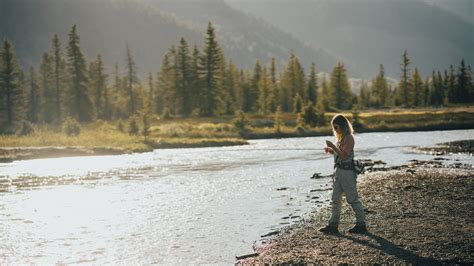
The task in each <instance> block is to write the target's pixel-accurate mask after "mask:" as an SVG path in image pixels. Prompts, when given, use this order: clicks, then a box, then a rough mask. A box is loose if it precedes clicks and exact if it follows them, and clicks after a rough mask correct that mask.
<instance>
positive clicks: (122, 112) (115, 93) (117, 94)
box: [110, 63, 128, 119]
mask: <svg viewBox="0 0 474 266" xmlns="http://www.w3.org/2000/svg"><path fill="white" fill-rule="evenodd" d="M112 75H113V79H114V83H113V85H112V90H111V93H110V94H111V106H112V107H111V108H112V116H113V117H114V118H115V119H125V118H127V113H128V110H127V100H126V97H125V87H126V85H125V83H126V80H125V77H121V76H120V71H119V65H118V63H115V64H114V69H113V73H112Z"/></svg>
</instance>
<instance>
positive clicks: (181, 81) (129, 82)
mask: <svg viewBox="0 0 474 266" xmlns="http://www.w3.org/2000/svg"><path fill="white" fill-rule="evenodd" d="M0 55H1V56H0V126H1V129H0V133H3V134H9V133H14V132H15V130H16V128H17V127H18V126H19V125H20V124H21V123H22V121H29V122H31V123H38V124H51V125H61V124H62V123H63V122H64V121H65V120H67V119H74V120H76V121H78V122H81V123H84V122H92V121H95V120H98V119H100V120H117V119H129V118H131V117H134V116H136V115H140V114H142V115H150V114H156V115H160V116H162V117H165V118H168V117H190V116H203V117H211V116H220V115H234V114H235V113H236V112H245V113H259V114H264V115H266V114H272V113H281V112H293V113H299V114H300V115H299V118H298V119H303V120H305V121H306V122H307V124H311V125H312V126H315V125H318V124H320V123H319V122H318V121H320V120H318V117H321V115H323V114H324V112H326V111H339V110H350V109H365V108H387V107H395V106H399V107H410V108H411V107H419V106H445V105H449V104H457V103H471V102H472V101H473V100H474V86H473V81H472V70H471V67H470V66H469V65H468V66H466V64H465V62H464V60H462V61H461V63H460V65H459V67H458V69H457V70H455V69H454V67H453V66H452V65H451V66H450V68H449V69H448V70H444V72H441V71H433V73H432V75H431V76H428V77H426V78H425V79H423V78H422V77H421V75H420V71H419V70H418V68H416V67H415V68H414V69H413V70H412V69H411V68H410V66H411V60H410V59H409V58H408V54H407V52H406V51H405V52H404V53H403V55H402V63H401V68H400V71H401V75H400V81H399V83H398V84H397V85H395V86H392V85H390V84H389V82H388V80H387V78H386V77H385V73H384V66H383V65H380V71H379V73H377V75H376V76H375V77H374V78H373V79H372V80H371V81H370V82H362V84H361V89H360V93H359V95H356V94H355V93H353V91H352V89H351V86H350V83H349V79H348V75H347V70H346V68H345V66H344V64H343V63H337V65H336V66H334V68H333V69H332V71H331V73H330V75H329V76H328V77H326V76H323V77H322V78H321V80H319V78H318V75H317V71H316V65H315V64H314V63H312V64H311V66H310V69H309V73H308V74H307V73H306V72H305V70H304V68H303V66H302V65H301V64H300V62H299V59H298V57H297V56H296V55H295V53H294V52H293V51H292V52H291V53H290V56H289V60H288V63H287V65H286V66H285V67H284V69H283V70H282V71H281V72H278V70H277V67H276V66H277V63H276V60H275V59H274V58H273V59H272V60H271V62H269V63H268V64H262V62H260V61H259V60H256V62H255V65H254V66H253V68H252V69H250V70H248V69H239V68H238V67H237V66H236V65H235V64H234V63H233V62H232V60H231V59H227V58H226V57H225V54H224V51H223V49H222V48H221V47H220V46H219V44H218V41H217V36H216V33H215V29H214V27H213V26H212V24H211V23H209V24H208V27H207V32H206V35H205V40H204V46H203V49H202V50H199V49H198V48H197V45H196V44H194V45H193V46H192V47H190V46H189V44H188V43H187V41H186V40H185V39H184V38H181V40H180V41H179V44H177V45H176V46H172V47H170V48H169V49H168V51H167V53H166V54H165V55H164V57H163V61H162V64H161V67H160V69H159V70H158V71H157V73H156V74H153V73H149V74H148V77H147V79H146V80H145V81H142V80H140V79H139V77H138V69H137V64H136V63H135V60H134V57H133V55H132V52H131V49H130V48H129V47H128V46H127V47H126V53H125V66H124V69H125V73H122V72H121V71H120V67H119V65H118V64H117V63H115V65H114V67H113V69H112V71H111V73H109V71H108V70H107V69H106V67H105V64H104V62H103V61H102V57H101V55H100V54H99V55H97V57H96V58H95V59H93V60H91V61H90V62H87V61H86V59H85V57H84V54H83V53H82V51H81V48H80V38H79V35H78V32H77V27H76V25H74V26H72V28H71V30H70V31H69V34H68V42H67V45H66V47H65V49H64V50H63V46H62V45H61V42H60V40H59V37H58V35H57V34H55V35H54V36H53V38H52V41H51V48H50V51H48V52H45V53H44V54H43V56H42V59H41V63H40V65H39V67H37V68H35V67H33V66H31V67H29V69H28V71H27V73H26V74H25V73H24V72H23V71H22V69H21V68H20V66H19V64H18V61H17V59H16V56H15V52H14V47H13V44H12V43H11V41H9V40H8V39H5V40H4V42H3V47H2V49H1V50H0ZM321 123H322V122H321Z"/></svg>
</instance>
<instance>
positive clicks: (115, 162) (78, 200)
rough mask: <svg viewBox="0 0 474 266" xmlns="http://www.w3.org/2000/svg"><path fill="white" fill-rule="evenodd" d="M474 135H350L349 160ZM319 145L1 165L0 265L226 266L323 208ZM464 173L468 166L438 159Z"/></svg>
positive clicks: (277, 143) (263, 143)
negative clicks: (353, 156) (352, 152)
mask: <svg viewBox="0 0 474 266" xmlns="http://www.w3.org/2000/svg"><path fill="white" fill-rule="evenodd" d="M473 136H474V130H456V131H430V132H402V133H394V132H385V133H363V134H356V135H355V140H356V147H355V151H356V157H358V158H362V159H363V158H370V159H372V160H382V161H384V162H386V163H387V165H388V166H391V165H400V164H404V163H406V162H408V161H409V160H411V159H419V160H427V159H432V158H433V157H434V156H432V155H426V154H415V153H411V152H409V151H407V148H408V147H410V146H432V145H434V144H436V143H440V142H447V141H455V140H464V139H471V138H472V137H473ZM326 139H330V140H333V139H334V138H333V137H310V138H292V139H268V140H252V141H250V145H246V146H238V147H237V146H236V147H219V148H195V149H164V150H155V151H153V152H148V153H140V154H128V155H114V156H89V157H69V158H54V159H37V160H25V161H15V162H12V163H1V164H0V264H4V263H7V264H18V263H34V264H41V263H67V264H69V263H87V264H91V263H93V264H104V263H111V264H118V263H119V264H129V263H139V264H151V263H160V264H162V263H165V264H201V263H206V264H208V263H217V264H233V263H234V261H235V256H237V255H243V254H248V253H252V252H253V250H252V245H254V244H258V243H259V242H258V241H259V240H260V239H261V237H260V236H261V235H264V234H266V233H268V232H273V231H275V230H278V229H280V228H282V227H285V226H287V225H288V224H291V223H294V222H298V220H300V219H301V217H304V216H305V214H307V213H308V212H309V211H310V210H312V209H313V210H314V209H317V208H321V207H322V206H324V205H327V204H328V198H329V195H330V190H328V189H330V184H331V179H330V178H327V177H326V178H321V179H311V178H310V177H311V176H312V175H313V173H315V172H318V173H321V174H322V175H328V174H330V173H331V171H332V158H331V157H330V156H328V155H326V154H324V152H323V150H322V148H323V147H324V146H323V145H324V141H325V140H326ZM442 157H444V158H447V159H449V160H448V161H447V163H449V162H463V163H470V164H473V159H472V157H470V156H468V155H458V154H453V155H444V156H442Z"/></svg>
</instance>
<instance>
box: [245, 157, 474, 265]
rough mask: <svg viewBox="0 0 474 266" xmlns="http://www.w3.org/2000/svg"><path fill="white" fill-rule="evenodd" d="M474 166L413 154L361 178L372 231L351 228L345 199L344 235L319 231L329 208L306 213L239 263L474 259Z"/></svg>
mask: <svg viewBox="0 0 474 266" xmlns="http://www.w3.org/2000/svg"><path fill="white" fill-rule="evenodd" d="M473 178H474V169H473V168H472V166H466V165H462V166H459V165H450V166H449V165H448V166H446V165H440V164H437V163H435V164H433V163H432V161H428V162H420V161H416V162H413V163H411V164H409V165H405V166H401V167H394V168H392V169H388V170H387V169H385V170H384V171H374V172H370V173H366V174H363V175H360V176H359V177H358V182H359V185H358V189H359V193H360V197H361V201H362V204H363V205H364V208H365V211H366V215H367V217H366V219H367V223H368V231H369V232H368V233H366V234H363V235H359V234H349V233H348V232H347V230H348V229H349V228H351V227H352V226H353V224H354V223H355V218H354V213H353V211H352V209H351V208H350V206H349V205H348V204H347V203H344V205H343V208H342V214H341V218H342V220H341V225H340V227H339V231H340V234H337V235H325V234H323V233H320V232H319V231H318V229H319V228H321V227H323V226H325V225H326V223H327V221H328V219H329V216H330V208H325V209H323V210H320V211H318V212H317V213H316V212H315V213H313V214H311V215H309V218H308V219H306V220H304V221H301V222H300V223H297V224H295V225H293V226H290V227H288V228H286V229H285V230H283V231H282V232H280V233H279V234H278V235H276V236H274V237H273V238H271V239H269V240H267V241H266V242H264V243H263V244H262V245H260V246H258V247H255V254H249V256H245V257H246V258H240V259H239V258H237V261H236V264H300V263H301V264H313V263H314V264H343V263H357V264H358V263H364V264H375V263H376V264H401V263H403V264H407V263H409V264H429V265H433V264H468V265H472V264H473V263H474V252H473V251H474V243H473V240H474V194H473V193H474V179H473Z"/></svg>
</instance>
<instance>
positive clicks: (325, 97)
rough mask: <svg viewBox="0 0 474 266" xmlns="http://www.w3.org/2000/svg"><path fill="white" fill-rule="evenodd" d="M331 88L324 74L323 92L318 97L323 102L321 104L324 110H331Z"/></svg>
mask: <svg viewBox="0 0 474 266" xmlns="http://www.w3.org/2000/svg"><path fill="white" fill-rule="evenodd" d="M331 98H332V95H331V90H330V88H329V85H328V83H327V81H326V76H323V80H322V82H321V94H320V96H319V97H318V99H319V100H320V102H321V106H322V108H323V111H329V109H330V104H331Z"/></svg>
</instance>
